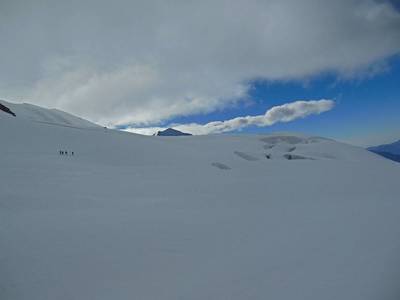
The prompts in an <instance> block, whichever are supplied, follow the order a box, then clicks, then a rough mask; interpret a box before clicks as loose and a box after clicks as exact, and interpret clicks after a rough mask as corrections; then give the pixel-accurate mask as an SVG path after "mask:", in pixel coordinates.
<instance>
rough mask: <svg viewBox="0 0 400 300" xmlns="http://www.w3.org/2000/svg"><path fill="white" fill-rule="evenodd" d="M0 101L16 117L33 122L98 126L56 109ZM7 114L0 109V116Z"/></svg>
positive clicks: (85, 126)
mask: <svg viewBox="0 0 400 300" xmlns="http://www.w3.org/2000/svg"><path fill="white" fill-rule="evenodd" d="M0 103H1V104H3V105H4V106H6V107H8V108H9V109H10V110H11V111H12V112H13V113H15V115H16V118H18V119H21V120H28V121H33V122H41V123H47V124H53V125H60V126H70V127H78V128H96V127H100V126H98V125H96V124H94V123H92V122H89V121H87V120H85V119H82V118H79V117H76V116H74V115H71V114H69V113H66V112H64V111H61V110H58V109H47V108H43V107H40V106H37V105H33V104H29V103H21V104H17V103H11V102H7V101H4V100H0ZM7 116H9V115H8V114H6V113H5V112H3V111H0V118H4V117H7Z"/></svg>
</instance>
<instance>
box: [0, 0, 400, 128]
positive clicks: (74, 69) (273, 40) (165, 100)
mask: <svg viewBox="0 0 400 300" xmlns="http://www.w3.org/2000/svg"><path fill="white" fill-rule="evenodd" d="M0 38H1V41H3V43H2V46H1V47H0V65H1V69H0V91H1V95H0V97H1V98H5V99H10V100H14V101H16V102H23V101H28V102H33V103H35V104H38V105H42V106H46V107H56V108H59V109H62V110H66V111H68V112H71V113H74V114H76V115H79V116H82V117H85V118H88V119H89V120H91V121H94V122H98V123H101V124H104V125H107V126H110V125H121V124H132V125H134V126H147V125H157V124H158V123H159V122H162V121H165V120H169V119H171V118H173V117H177V116H183V115H184V116H188V115H192V114H198V113H207V112H211V111H215V110H217V109H222V108H224V107H228V106H230V105H234V104H235V103H237V102H240V101H246V99H248V92H249V88H250V87H251V82H252V80H255V79H262V80H267V81H287V80H304V79H308V78H310V77H314V76H318V75H319V74H321V73H324V72H331V73H334V74H337V75H338V76H341V77H345V78H347V77H352V76H357V75H359V74H366V73H367V74H368V73H370V72H372V71H373V72H375V71H376V70H378V71H379V70H380V68H381V67H382V66H384V64H385V61H386V59H387V58H388V57H391V56H392V55H395V54H398V53H399V52H400V14H399V12H398V11H397V10H396V9H395V8H394V7H393V6H392V5H391V4H390V2H388V1H373V0H362V1H360V0H336V1H329V0H327V1H321V0H304V1H295V0H265V1H257V0H237V1H227V0H203V1H180V0H172V1H164V0H148V1H135V0H130V1H128V0H115V1H105V0H79V1H78V0H70V1H53V0H36V1H22V0H2V1H1V2H0ZM266 101H268V99H266Z"/></svg>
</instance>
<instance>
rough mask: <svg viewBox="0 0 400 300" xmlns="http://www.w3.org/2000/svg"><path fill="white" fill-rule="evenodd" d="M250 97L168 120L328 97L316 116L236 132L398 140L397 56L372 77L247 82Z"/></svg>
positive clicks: (204, 119)
mask: <svg viewBox="0 0 400 300" xmlns="http://www.w3.org/2000/svg"><path fill="white" fill-rule="evenodd" d="M251 84H252V88H251V89H250V93H249V97H247V98H246V99H247V101H245V102H241V104H238V105H233V106H232V107H230V108H225V109H221V110H217V111H215V112H213V113H207V114H197V115H193V116H187V117H178V118H173V119H171V120H168V121H167V122H164V123H162V124H161V126H168V124H173V123H180V124H185V123H199V124H206V123H208V122H212V121H216V120H229V119H232V118H235V117H238V116H245V115H261V114H264V113H265V111H266V110H267V109H269V108H270V107H273V106H277V105H282V104H285V103H288V102H292V101H294V100H302V99H332V100H334V101H335V103H336V105H335V107H334V108H333V109H332V110H331V111H328V112H325V113H323V114H320V115H315V116H309V117H307V118H304V119H297V120H295V121H292V122H288V123H277V124H275V125H273V126H271V127H257V126H251V127H247V128H245V129H243V130H240V131H236V133H269V132H276V131H293V132H304V133H309V134H315V135H322V136H328V137H332V138H335V139H339V140H343V141H346V142H350V143H354V144H357V145H361V146H370V145H376V144H380V143H388V142H391V141H395V140H399V139H400V57H399V56H396V57H393V58H392V59H390V60H389V61H388V62H387V65H386V66H385V68H384V69H382V70H381V71H379V72H377V73H376V74H374V75H368V74H363V75H361V76H359V77H356V78H351V79H348V78H344V79H341V78H339V77H338V76H337V75H335V74H324V75H320V76H315V77H314V78H311V79H309V80H307V81H286V82H269V81H263V80H260V81H254V82H252V83H251Z"/></svg>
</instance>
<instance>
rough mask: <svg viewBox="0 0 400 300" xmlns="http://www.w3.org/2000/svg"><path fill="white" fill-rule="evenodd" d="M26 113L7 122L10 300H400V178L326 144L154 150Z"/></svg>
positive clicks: (4, 208) (4, 160) (395, 170)
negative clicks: (70, 153)
mask: <svg viewBox="0 0 400 300" xmlns="http://www.w3.org/2000/svg"><path fill="white" fill-rule="evenodd" d="M25 108H26V110H25V112H26V116H25V117H24V118H22V117H20V118H18V117H19V116H21V115H23V110H22V108H21V110H18V109H17V106H16V107H10V109H12V110H13V111H15V113H16V114H17V117H16V118H14V117H12V116H10V115H7V114H5V113H2V112H0V136H1V147H0V249H1V251H0V299H4V300H19V299H29V300H36V299H37V300H46V299H51V300H54V299H57V300H64V299H65V300H71V299H74V300H75V299H82V300H88V299H96V300H102V299H104V300H110V299H113V300H114V299H117V300H118V299H218V300H219V299H233V300H234V299H274V300H288V299H304V300H313V299H315V300H321V299H324V300H338V299H340V300H344V299H349V300H359V299H360V300H361V299H362V300H368V299H371V300H372V299H374V300H376V299H379V300H386V299H388V300H398V299H400V284H399V279H400V197H399V191H400V187H399V178H400V166H399V164H397V163H394V162H391V161H389V160H386V159H384V158H382V157H379V156H377V155H375V154H373V153H370V152H368V151H366V150H364V149H361V148H357V147H353V146H349V145H346V144H342V143H338V142H335V141H332V140H329V139H324V138H317V137H308V136H303V135H293V134H292V135H291V134H280V135H274V136H272V137H271V136H260V135H253V136H250V135H240V136H227V135H220V136H194V137H187V138H184V139H182V138H179V137H176V138H175V137H170V138H158V137H146V136H140V135H135V134H130V133H126V132H119V131H114V130H106V129H103V128H101V127H95V126H92V127H91V126H87V125H88V124H87V123H85V124H84V122H83V123H80V124H77V123H75V121H74V122H72V121H69V122H72V123H73V124H72V125H71V124H70V127H68V126H69V125H68V126H59V125H60V121H59V120H58V121H57V122H54V123H56V125H54V124H49V123H52V122H46V123H44V122H42V120H40V119H36V120H39V122H37V121H32V120H35V118H36V115H35V117H33V116H32V114H34V113H31V111H30V110H29V109H30V108H31V106H25V107H24V109H25ZM28 108H29V109H28ZM53 112H54V111H47V112H45V115H49V114H51V115H52V113H53ZM62 116H63V117H65V115H64V114H62ZM67 120H69V119H67ZM53 121H54V120H53ZM78 123H79V122H78ZM77 125H82V126H77ZM59 150H67V151H74V152H75V153H74V156H65V155H64V156H62V155H59ZM289 153H290V154H291V155H293V157H295V156H301V157H307V158H311V159H290V160H289V159H287V156H286V157H285V155H287V154H289ZM267 154H270V159H267V158H266V155H267Z"/></svg>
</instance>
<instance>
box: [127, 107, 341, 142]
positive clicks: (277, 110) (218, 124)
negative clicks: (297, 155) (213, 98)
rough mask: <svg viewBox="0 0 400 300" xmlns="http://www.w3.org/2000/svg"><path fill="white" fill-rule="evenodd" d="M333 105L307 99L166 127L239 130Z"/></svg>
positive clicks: (198, 130) (150, 130)
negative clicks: (256, 112) (248, 113)
mask: <svg viewBox="0 0 400 300" xmlns="http://www.w3.org/2000/svg"><path fill="white" fill-rule="evenodd" d="M334 105H335V102H334V101H332V100H326V99H321V100H309V101H302V100H299V101H295V102H291V103H286V104H283V105H279V106H274V107H272V108H271V109H269V110H267V111H266V113H265V114H264V115H259V116H246V117H238V118H234V119H230V120H226V121H215V122H210V123H207V124H204V125H202V124H197V123H191V124H173V125H171V126H168V127H173V128H175V129H178V130H180V131H183V132H188V133H191V134H194V135H204V134H216V133H224V132H231V131H236V130H241V129H244V128H246V127H249V126H258V127H267V126H271V125H274V124H275V123H278V122H290V121H294V120H296V119H300V118H305V117H307V116H309V115H315V114H320V113H323V112H326V111H329V110H331V109H332V108H333V107H334ZM164 129H166V127H165V128H164V127H142V128H134V127H130V128H127V129H125V130H126V131H129V132H133V133H139V134H145V135H152V134H154V133H156V132H157V131H159V130H164Z"/></svg>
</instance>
